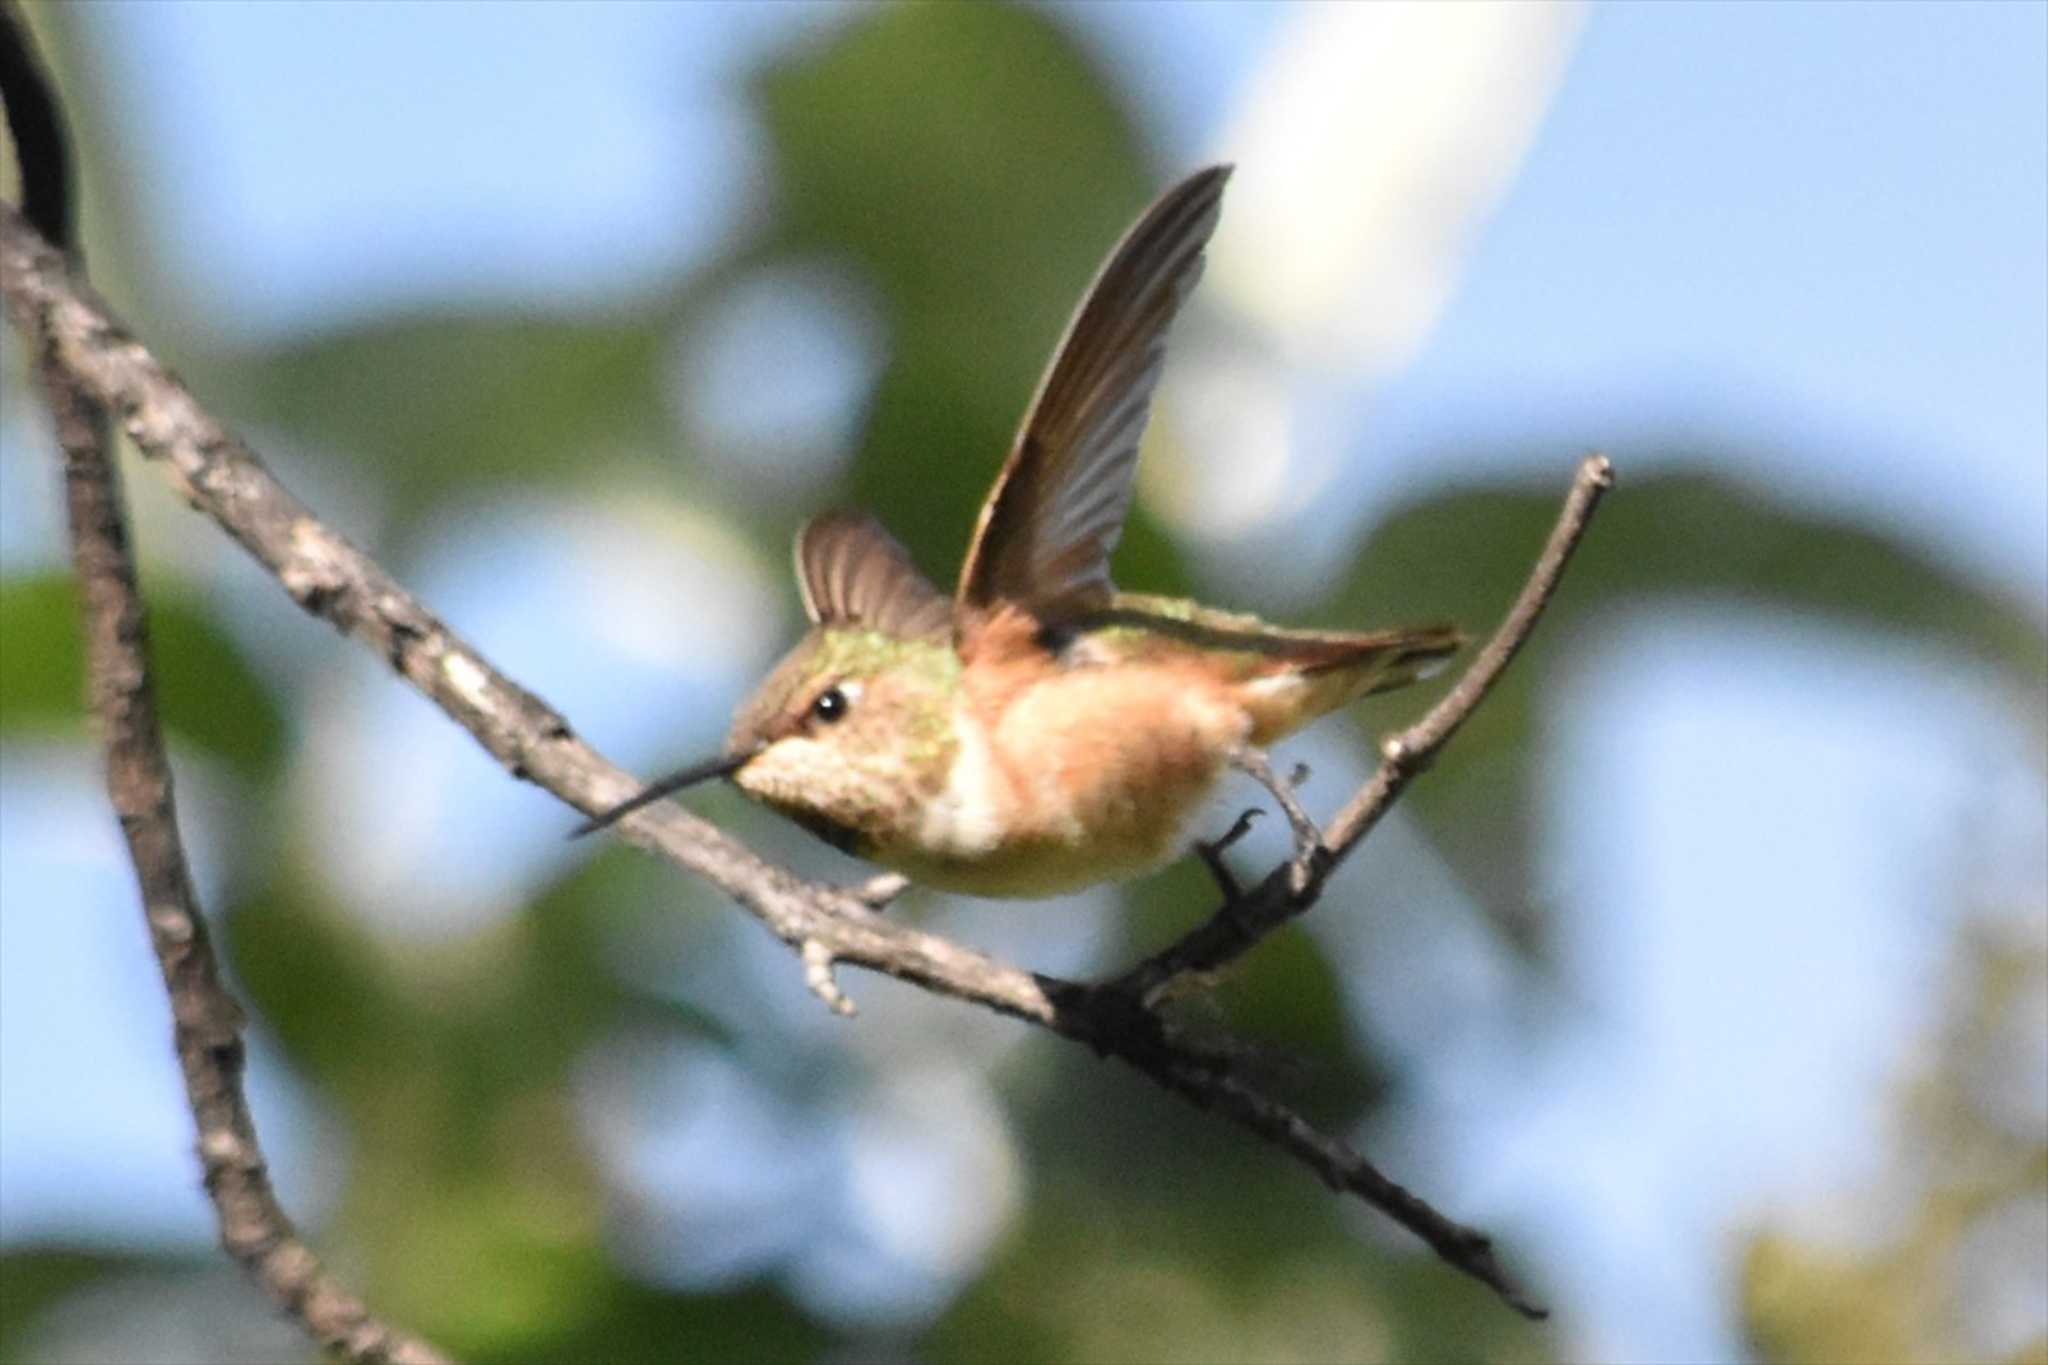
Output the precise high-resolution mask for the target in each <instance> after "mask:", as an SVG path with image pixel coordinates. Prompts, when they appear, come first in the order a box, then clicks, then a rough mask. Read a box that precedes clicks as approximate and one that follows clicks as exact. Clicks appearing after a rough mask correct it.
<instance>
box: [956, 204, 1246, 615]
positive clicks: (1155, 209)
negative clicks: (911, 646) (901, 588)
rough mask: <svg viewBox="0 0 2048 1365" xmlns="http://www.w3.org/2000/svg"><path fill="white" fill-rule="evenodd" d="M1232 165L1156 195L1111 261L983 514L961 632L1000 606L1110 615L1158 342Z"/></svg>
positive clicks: (1197, 259) (971, 552) (963, 584)
mask: <svg viewBox="0 0 2048 1365" xmlns="http://www.w3.org/2000/svg"><path fill="white" fill-rule="evenodd" d="M1229 178H1230V167H1228V166H1211V167H1209V168H1208V169H1206V170H1201V171H1197V172H1196V173H1195V174H1193V175H1191V176H1189V177H1188V178H1187V179H1186V180H1183V181H1181V182H1180V184H1178V185H1176V186H1174V187H1173V188H1172V189H1170V190H1168V191H1167V192H1166V193H1165V194H1163V195H1161V196H1160V197H1159V198H1158V199H1157V200H1155V201H1154V202H1153V204H1152V207H1151V208H1149V209H1147V210H1146V211H1145V214H1144V216H1143V217H1142V218H1140V219H1139V220H1138V221H1137V222H1136V223H1135V224H1134V225H1132V227H1131V229H1130V231H1128V232H1126V233H1125V234H1124V238H1123V240H1122V241H1121V242H1118V243H1117V246H1116V250H1115V251H1113V252H1111V253H1110V256H1109V259H1108V260H1107V261H1106V262H1105V263H1104V264H1103V267H1102V270H1101V272H1100V273H1098V274H1097V275H1096V277H1095V281H1094V283H1093V284H1091V285H1090V286H1089V287H1088V293H1087V295H1086V296H1085V297H1083V298H1082V300H1081V306H1080V307H1079V308H1078V309H1076V310H1075V312H1074V316H1073V319H1072V320H1071V321H1069V322H1068V324H1067V331H1066V335H1065V336H1064V337H1062V338H1061V339H1060V344H1059V349H1058V350H1056V351H1055V352H1054V353H1053V359H1052V364H1051V365H1050V366H1049V367H1047V369H1046V372H1045V377H1044V378H1042V379H1040V380H1039V382H1038V392H1037V394H1036V395H1034V396H1033V398H1032V400H1031V406H1030V408H1029V409H1028V410H1027V411H1026V413H1025V416H1024V423H1023V426H1022V427H1021V428H1020V429H1019V430H1018V432H1017V440H1016V443H1015V444H1014V445H1013V446H1012V447H1011V448H1010V455H1009V458H1008V459H1007V460H1005V461H1004V462H1003V468H1002V472H1001V473H1000V474H998V475H996V482H995V487H994V488H993V489H991V490H990V491H989V495H988V501H987V502H985V503H983V504H982V508H981V519H980V520H979V521H978V522H977V523H976V524H975V528H974V539H973V540H972V541H971V542H970V543H969V545H968V547H967V562H966V563H965V564H964V565H963V566H962V567H961V570H960V588H959V593H958V603H959V606H960V608H961V609H962V610H961V613H960V617H961V622H962V624H963V625H965V624H967V623H968V622H970V621H972V620H975V619H979V618H980V615H981V612H980V610H979V609H982V608H987V607H990V606H992V605H993V604H994V603H996V602H997V601H999V600H1008V601H1014V602H1017V603H1020V604H1022V605H1023V606H1025V607H1026V608H1027V609H1029V610H1030V611H1031V612H1032V613H1033V614H1034V615H1036V616H1038V617H1039V618H1040V619H1046V618H1049V617H1061V616H1069V615H1073V614H1075V613H1078V612H1082V611H1088V610H1093V609H1097V608H1100V607H1103V606H1106V605H1107V604H1108V603H1109V601H1110V598H1111V595H1112V593H1113V591H1114V589H1113V588H1112V586H1111V584H1110V580H1109V554H1110V551H1111V550H1113V549H1115V548H1116V542H1117V537H1118V536H1120V535H1122V534H1123V526H1124V518H1125V516H1126V515H1127V514H1128V513H1129V511H1130V506H1131V480H1132V477H1133V475H1134V474H1135V473H1136V472H1137V465H1138V438H1139V437H1140V436H1142V435H1143V434H1144V431H1145V419H1146V417H1147V415H1148V414H1149V413H1150V411H1151V406H1152V390H1153V388H1154V386H1155V385H1157V384H1158V382H1159V371H1160V367H1161V364H1162V363H1163V361H1164V358H1165V351H1166V331H1167V328H1168V327H1169V326H1170V325H1171V324H1172V322H1173V318H1174V314H1175V313H1177V312H1179V311H1180V306H1181V304H1182V302H1183V301H1184V300H1186V298H1187V296H1188V292H1189V291H1190V290H1192V289H1193V288H1194V286H1195V281H1196V280H1197V279H1199V278H1200V277H1201V273H1202V249H1203V247H1204V246H1206V245H1207V244H1208V241H1209V234H1210V233H1212V232H1214V231H1215V230H1216V220H1217V217H1218V216H1219V214H1220V212H1221V205H1222V199H1223V183H1224V182H1225V181H1226V180H1228V179H1229Z"/></svg>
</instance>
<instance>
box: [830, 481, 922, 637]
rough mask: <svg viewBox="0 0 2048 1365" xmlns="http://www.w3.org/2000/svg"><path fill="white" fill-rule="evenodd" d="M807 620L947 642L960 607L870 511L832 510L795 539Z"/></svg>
mask: <svg viewBox="0 0 2048 1365" xmlns="http://www.w3.org/2000/svg"><path fill="white" fill-rule="evenodd" d="M796 581H797V587H798V588H799V589H800V590H801V591H802V593H803V597H804V614H805V615H807V616H809V617H810V618H811V620H812V621H813V622H815V623H816V624H818V625H821V626H841V625H856V626H865V627H867V628H868V629H870V630H878V631H880V632H882V633H883V634H884V635H891V636H894V637H895V638H897V639H899V640H915V639H921V638H925V637H929V636H937V637H944V636H945V634H946V632H947V631H948V630H949V629H950V627H951V624H952V620H953V604H952V603H951V602H949V601H947V600H946V595H945V594H944V593H942V592H940V591H939V590H938V589H937V588H935V587H933V586H932V585H931V581H930V580H929V579H927V578H926V577H925V576H924V575H923V574H921V573H919V572H918V571H917V567H916V566H915V565H914V564H912V563H911V562H910V554H909V552H908V551H906V550H905V549H904V548H903V547H902V546H901V545H900V544H898V543H897V541H896V537H894V536H892V535H890V534H889V533H888V532H887V531H885V530H883V529H882V524H881V523H880V522H878V521H876V520H875V519H874V518H873V517H871V516H869V515H867V514H866V513H865V512H827V513H825V514H823V515H822V516H816V517H812V518H811V519H810V520H809V521H808V522H805V523H804V527H803V529H802V530H800V531H798V532H797V533H796Z"/></svg>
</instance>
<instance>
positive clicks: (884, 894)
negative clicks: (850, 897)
mask: <svg viewBox="0 0 2048 1365" xmlns="http://www.w3.org/2000/svg"><path fill="white" fill-rule="evenodd" d="M909 889H910V878H908V877H906V876H904V875H903V874H902V873H901V872H877V873H876V874H875V875H874V876H872V877H870V878H868V879H867V880H866V881H864V882H862V883H861V884H860V885H859V886H856V887H854V888H853V894H854V896H855V898H856V899H858V900H859V901H860V902H861V904H863V905H865V906H867V908H868V909H870V910H886V909H888V908H889V902H891V901H893V900H895V899H896V898H897V897H898V896H900V895H902V894H903V893H904V892H905V891H908V890H909Z"/></svg>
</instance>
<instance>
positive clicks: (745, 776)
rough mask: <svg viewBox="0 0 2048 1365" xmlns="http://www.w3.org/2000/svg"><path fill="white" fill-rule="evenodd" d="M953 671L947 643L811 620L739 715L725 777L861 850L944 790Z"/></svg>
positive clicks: (956, 666) (955, 660)
mask: <svg viewBox="0 0 2048 1365" xmlns="http://www.w3.org/2000/svg"><path fill="white" fill-rule="evenodd" d="M959 675H960V661H959V657H958V656H957V655H956V654H955V653H954V652H953V649H952V647H951V645H950V644H948V643H946V642H944V641H943V640H902V639H896V638H893V637H891V636H888V635H884V634H881V633H879V632H877V631H872V630H866V629H860V628H854V627H844V626H819V627H816V628H814V629H813V630H811V632H810V633H809V634H808V635H806V636H805V637H804V638H803V640H802V641H801V642H799V643H798V644H797V646H796V648H794V649H792V650H791V651H790V652H789V654H788V655H787V656H785V657H784V658H783V660H782V662H781V663H779V664H777V665H776V666H775V669H774V671H773V672H771V673H770V674H769V675H768V676H767V678H765V679H764V680H763V681H762V683H761V685H760V686H759V687H758V688H756V689H755V690H754V695H753V696H752V697H750V698H749V699H748V700H747V702H746V704H745V705H744V706H742V707H741V708H740V710H739V713H738V715H737V716H735V717H734V719H733V725H732V731H731V733H730V734H729V735H728V736H727V737H726V742H725V752H726V755H727V758H728V759H729V760H731V761H732V762H734V763H735V764H736V766H735V767H734V768H733V769H732V771H731V776H732V780H733V781H734V782H735V783H737V784H738V785H739V787H740V789H741V790H743V791H745V792H746V793H747V794H748V795H749V796H752V797H753V798H755V799H756V800H758V801H761V802H762V803H764V804H766V805H768V806H771V807H773V808H775V809H776V810H778V811H781V812H782V813H783V814H785V815H787V816H789V817H790V818H791V819H793V820H795V821H796V822H797V823H799V824H801V825H803V826H804V827H805V828H806V829H809V830H810V831H811V832H813V833H815V834H817V835H819V837H821V838H823V839H825V840H827V841H828V842H830V843H833V844H835V845H837V846H838V847H840V848H842V849H845V850H847V851H849V852H856V851H858V850H859V849H860V848H861V847H863V846H864V845H865V844H867V843H868V842H869V841H870V840H872V839H873V838H874V837H875V836H877V835H879V834H883V833H885V832H887V831H889V830H890V829H892V828H895V827H897V826H899V825H901V824H902V823H903V822H904V821H906V820H908V819H911V818H913V817H914V814H915V811H916V810H917V808H918V806H919V805H920V804H921V802H922V801H923V799H924V798H925V797H926V796H928V795H929V794H930V793H931V792H933V791H935V790H937V789H938V788H939V787H940V786H943V784H944V782H945V775H946V765H947V762H948V761H949V758H950V755H951V753H952V749H953V745H954V738H953V705H952V703H953V697H954V694H955V692H956V691H957V689H958V684H959Z"/></svg>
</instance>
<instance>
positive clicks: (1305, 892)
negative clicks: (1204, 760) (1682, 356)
mask: <svg viewBox="0 0 2048 1365" xmlns="http://www.w3.org/2000/svg"><path fill="white" fill-rule="evenodd" d="M1613 486H1614V465H1613V464H1612V463H1611V462H1610V461H1609V460H1608V458H1607V457H1606V456H1605V455H1588V456H1587V457H1586V458H1585V459H1584V460H1582V461H1580V462H1579V468H1578V473H1577V475H1576V476H1575V477H1574V478H1573V480H1572V486H1571V491H1570V492H1569V493H1567V494H1566V495H1565V500H1564V506H1563V507H1562V508H1561V509H1560V510H1559V512H1558V516H1557V524H1556V525H1555V526H1553V527H1552V528H1551V531H1550V538H1549V539H1548V540H1547V541H1546V542H1545V543H1544V546H1543V553H1542V554H1541V555H1540V556H1539V557H1538V558H1537V560H1536V564H1535V567H1534V568H1533V569H1531V570H1530V573H1529V578H1528V581H1527V582H1525V583H1524V584H1523V585H1522V590H1521V592H1520V593H1519V594H1517V595H1516V597H1515V601H1514V604H1513V606H1511V607H1510V608H1509V609H1508V614H1507V616H1506V617H1505V618H1504V619H1503V620H1502V621H1501V623H1500V627H1499V628H1498V629H1497V630H1495V631H1494V633H1493V636H1492V638H1491V639H1489V640H1488V641H1487V642H1486V644H1485V646H1484V647H1483V648H1481V649H1480V651H1479V652H1478V653H1477V654H1475V655H1474V656H1473V658H1472V662H1471V663H1470V664H1469V665H1468V666H1467V667H1466V669H1465V672H1464V674H1463V675H1462V676H1460V677H1459V679H1458V681H1457V683H1456V684H1455V685H1454V686H1453V687H1452V688H1451V690H1450V691H1449V692H1448V693H1446V694H1445V695H1444V697H1443V699H1442V700H1441V701H1439V702H1438V703H1437V704H1436V705H1435V706H1433V707H1431V708H1430V709H1429V711H1428V713H1427V714H1425V715H1424V716H1423V717H1422V719H1421V720H1419V721H1417V722H1416V723H1415V724H1414V725H1411V726H1409V727H1408V728H1407V729H1406V730H1403V731H1401V732H1400V733H1398V734H1395V735H1391V736H1389V737H1388V738H1387V739H1386V740H1385V742H1384V743H1382V744H1381V746H1380V763H1379V766H1378V767H1377V768H1376V769H1375V770H1374V771H1373V775H1372V776H1371V777H1370V778H1369V779H1367V781H1366V783H1365V785H1364V786H1362V787H1360V788H1359V790H1358V793H1357V794H1356V795H1355V796H1353V797H1352V798H1351V800H1350V801H1348V802H1346V803H1345V805H1344V807H1343V809H1342V810H1340V811H1338V812H1337V818H1336V819H1334V820H1332V821H1331V822H1330V825H1329V828H1328V830H1327V831H1326V832H1325V833H1324V834H1323V836H1322V842H1321V844H1320V845H1319V846H1318V849H1317V852H1318V853H1320V854H1321V855H1322V856H1320V857H1317V858H1314V859H1311V860H1308V862H1307V866H1306V875H1305V876H1304V875H1303V871H1304V860H1303V859H1302V857H1301V855H1300V854H1299V853H1297V854H1296V856H1295V857H1294V858H1293V859H1292V860H1290V861H1289V862H1287V863H1284V864H1282V865H1281V866H1279V867H1277V868H1275V869H1274V870H1273V872H1272V873H1271V875H1269V876H1268V877H1267V878H1266V879H1265V880H1264V881H1262V882H1260V883H1259V885H1258V886H1256V887H1255V888H1253V889H1252V890H1251V891H1250V892H1249V893H1247V894H1246V895H1243V896H1240V897H1237V898H1235V899H1228V898H1226V901H1225V903H1224V904H1223V905H1222V906H1220V907H1219V908H1218V909H1217V911H1216V913H1215V914H1213V915H1211V916H1210V917H1209V918H1208V919H1207V920H1205V921H1204V922H1203V923H1201V924H1200V925H1197V926H1196V927H1195V928H1194V929H1192V930H1190V931H1189V932H1188V933H1187V934H1185V935H1183V936H1182V937H1181V938H1180V939H1178V940H1176V941H1175V942H1173V943H1171V944H1169V945H1168V946H1167V947H1165V948H1163V949H1161V950H1160V951H1159V952H1157V953H1154V954H1153V955H1152V956H1151V957H1148V958H1146V959H1145V960H1144V961H1142V962H1140V963H1138V964H1137V965H1136V966H1134V967H1132V968H1130V969H1129V970H1127V971H1126V972H1124V973H1123V974H1122V975H1121V976H1119V977H1117V978H1116V979H1115V980H1114V981H1113V982H1111V983H1109V984H1110V987H1111V988H1114V989H1118V990H1123V991H1128V992H1130V993H1131V994H1133V995H1135V996H1137V997H1138V998H1139V999H1141V1000H1154V999H1158V998H1160V997H1161V996H1162V995H1164V994H1169V993H1171V992H1172V990H1173V989H1174V984H1173V983H1174V982H1175V980H1176V979H1177V978H1179V977H1181V976H1184V975H1190V974H1192V975H1197V976H1206V975H1208V974H1210V973H1213V972H1216V971H1218V970H1220V969H1221V968H1223V967H1225V966H1227V965H1228V964H1229V963H1231V962H1233V961H1235V960H1236V959H1237V958H1239V957H1242V956H1243V955H1244V954H1245V953H1246V952H1248V951H1250V950H1251V948H1252V947H1253V946H1254V945H1255V944H1257V943H1258V942H1259V941H1260V940H1261V939H1263V938H1264V937H1265V936H1266V935H1268V934H1270V933H1272V932H1273V931H1274V930H1275V929H1277V928H1279V927H1280V926H1281V925H1283V924H1285V923H1286V922H1287V921H1288V920H1290V919H1293V918H1294V917H1295V916H1296V915H1299V914H1301V913H1302V912H1303V911H1305V910H1307V909H1308V908H1309V907H1310V906H1312V905H1314V904H1315V903H1316V900H1317V898H1318V897H1320V896H1321V895H1322V890H1323V886H1324V885H1325V884H1326V883H1327V882H1328V881H1329V879H1330V875H1331V874H1332V873H1333V872H1335V871H1336V869H1337V865H1338V864H1339V863H1341V862H1342V861H1343V860H1344V857H1345V855H1346V854H1348V853H1349V852H1350V851H1351V850H1352V849H1353V848H1355V847H1357V845H1358V841H1359V840H1361V839H1363V838H1364V837H1365V835H1366V834H1367V832H1368V831H1370V830H1371V829H1372V827H1373V826H1374V825H1375V824H1377V823H1379V820H1380V817H1381V816H1383V815H1385V814H1386V813H1387V811H1388V810H1389V809H1390V808H1391V807H1392V806H1393V804H1394V801H1395V799H1396V798H1398V797H1399V796H1400V794H1401V792H1402V790H1403V789H1404V788H1406V787H1407V785H1408V784H1409V783H1410V782H1412V781H1414V780H1415V778H1416V776H1417V775H1418V774H1420V773H1421V772H1422V771H1423V770H1424V769H1426V768H1427V767H1428V766H1429V765H1430V763H1431V762H1432V761H1433V760H1434V759H1435V757H1436V755H1437V753H1438V752H1439V751H1440V750H1441V749H1442V748H1443V746H1444V745H1445V744H1447V743H1448V742H1449V741H1450V738H1451V736H1452V735H1454V734H1456V733H1457V732H1458V727H1459V726H1461V725H1463V724H1464V723H1465V719H1466V717H1468V716H1470V715H1471V714H1472V712H1473V711H1474V710H1475V709H1477V707H1478V706H1479V703H1480V702H1482V701H1484V700H1485V699H1486V695H1487V693H1489V692H1491V691H1492V690H1493V687H1494V684H1495V683H1497V682H1499V681H1500V676H1501V674H1502V673H1503V672H1505V671H1506V669H1507V666H1508V665H1509V664H1510V663H1511V662H1513V661H1514V658H1515V655H1516V654H1517V653H1519V652H1520V650H1521V648H1522V645H1523V643H1524V642H1525V641H1527V640H1528V638H1529V632H1530V631H1532V630H1534V629H1535V627H1536V622H1537V620H1538V618H1540V617H1541V616H1542V615H1543V609H1544V607H1546V606H1548V605H1549V603H1550V599H1551V598H1552V597H1554V596H1555V595H1556V593H1557V587H1558V583H1559V582H1560V581H1561V580H1562V578H1563V576H1564V569H1565V565H1566V564H1567V563H1568V562H1569V561H1570V559H1571V555H1572V551H1573V550H1574V549H1576V548H1577V547H1578V544H1579V541H1580V539H1581V538H1582V537H1583V536H1584V535H1585V534H1586V527H1587V526H1588V525H1589V524H1590V523H1591V521H1592V518H1593V511H1594V509H1595V508H1597V507H1598V506H1599V504H1600V499H1601V497H1602V495H1604V494H1605V493H1606V492H1607V490H1608V489H1610V488H1612V487H1613ZM1262 780H1263V779H1262ZM1268 785H1269V786H1270V785H1272V784H1270V783H1269V784H1268ZM1275 791H1276V795H1277V788H1275Z"/></svg>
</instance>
